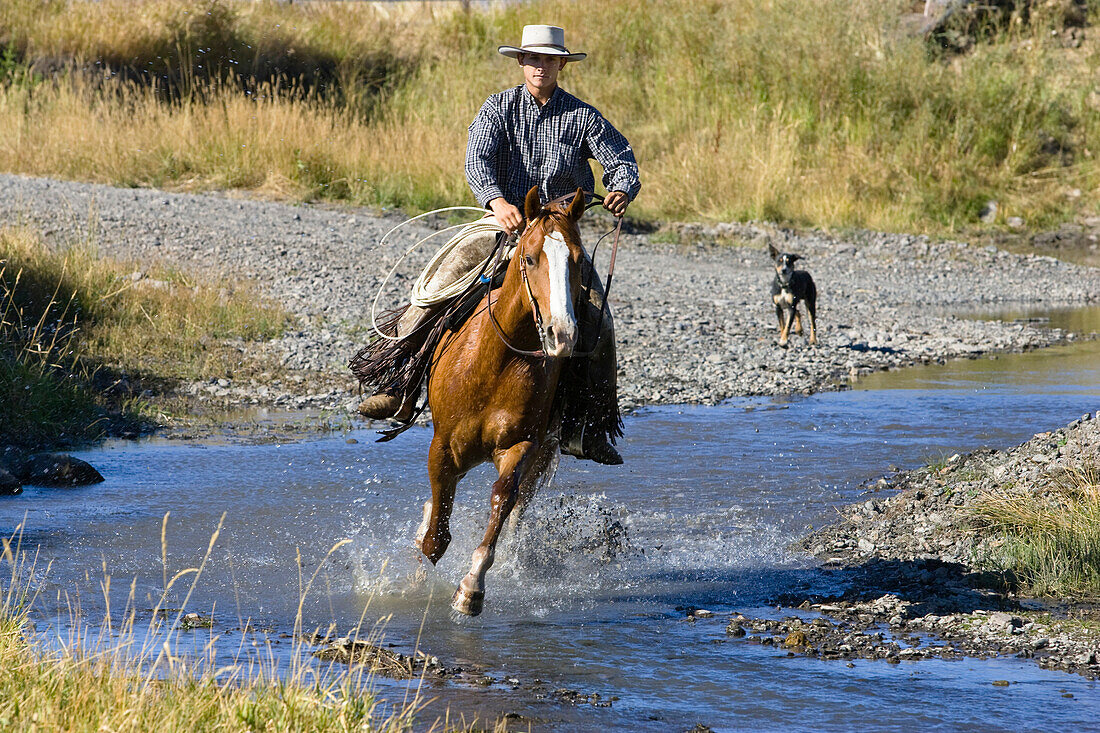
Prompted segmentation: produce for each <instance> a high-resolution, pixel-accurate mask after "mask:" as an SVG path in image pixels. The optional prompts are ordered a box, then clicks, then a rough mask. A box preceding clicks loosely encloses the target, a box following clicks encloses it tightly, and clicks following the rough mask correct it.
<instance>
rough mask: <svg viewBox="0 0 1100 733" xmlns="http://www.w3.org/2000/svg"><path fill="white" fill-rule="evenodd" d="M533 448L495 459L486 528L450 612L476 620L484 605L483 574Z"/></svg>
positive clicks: (519, 447)
mask: <svg viewBox="0 0 1100 733" xmlns="http://www.w3.org/2000/svg"><path fill="white" fill-rule="evenodd" d="M536 448H537V446H536V444H535V443H532V442H523V443H519V444H517V445H514V446H512V447H511V448H509V449H508V450H506V451H504V452H503V453H501V454H500V455H499V457H498V458H497V459H496V464H497V473H498V474H499V478H498V479H497V480H496V482H494V483H493V493H492V496H491V497H490V499H489V526H488V527H486V528H485V537H484V538H483V539H482V540H481V544H480V545H478V547H477V549H476V550H474V556H473V562H472V563H471V564H470V572H469V573H467V574H466V577H464V578H463V579H462V582H461V583H459V584H458V589H457V590H456V591H455V595H454V598H453V599H451V608H453V609H454V610H456V611H458V612H459V613H464V614H466V615H467V616H477V615H478V614H479V613H481V607H482V605H483V603H484V601H485V573H486V572H488V570H489V568H491V567H492V566H493V560H494V559H495V555H496V546H497V538H499V537H500V530H501V528H502V527H503V526H504V522H505V520H506V519H508V514H509V513H510V512H511V511H512V507H514V506H515V504H516V499H517V497H518V496H519V487H520V481H521V480H522V478H523V476H524V474H525V473H526V470H527V466H528V464H529V463H530V461H531V459H532V458H533V457H534V455H535V451H536Z"/></svg>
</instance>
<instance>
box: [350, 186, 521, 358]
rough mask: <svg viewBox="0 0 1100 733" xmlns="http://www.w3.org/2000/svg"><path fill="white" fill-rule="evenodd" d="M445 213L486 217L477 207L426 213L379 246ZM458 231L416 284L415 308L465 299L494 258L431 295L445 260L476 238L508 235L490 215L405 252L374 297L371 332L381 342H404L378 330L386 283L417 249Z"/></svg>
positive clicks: (429, 236) (443, 231)
mask: <svg viewBox="0 0 1100 733" xmlns="http://www.w3.org/2000/svg"><path fill="white" fill-rule="evenodd" d="M444 211H476V212H478V213H480V214H484V213H485V209H479V208H476V207H474V206H448V207H446V208H443V209H436V210H434V211H426V212H424V213H423V214H420V215H418V216H414V217H412V218H411V219H406V220H405V221H403V222H401V223H400V224H398V225H397V226H395V227H393V228H392V229H390V230H389V231H388V232H386V233H385V234H384V235H382V239H381V240H379V242H378V246H379V247H381V246H382V245H383V244H385V242H386V239H388V238H389V236H390V235H391V234H393V233H394V232H395V231H397V230H398V229H400V228H401V227H403V226H405V225H406V224H410V223H412V222H414V221H416V220H417V219H423V218H424V217H426V216H431V215H432V214H439V213H442V212H444ZM454 229H460V230H461V231H459V232H458V233H457V234H456V235H454V236H453V237H451V238H450V239H449V240H447V243H446V244H444V245H443V246H442V247H440V248H439V251H438V252H436V254H435V256H434V257H432V259H431V261H430V262H428V265H427V267H425V268H424V271H423V272H421V273H420V277H418V278H416V282H414V283H413V287H412V293H411V295H410V297H409V302H410V303H411V304H412V305H414V306H417V307H419V308H425V307H428V306H431V305H435V304H436V303H441V302H443V301H445V300H449V299H450V298H453V297H455V296H458V295H461V294H462V293H463V292H465V291H466V289H467V288H468V287H470V285H472V284H473V283H474V281H475V280H477V278H478V275H479V274H480V273H481V271H482V269H483V267H484V266H485V265H487V264H488V261H489V258H490V257H492V255H490V256H489V257H486V258H485V259H484V260H482V261H481V262H480V263H479V264H478V265H477V266H476V267H474V268H473V269H471V270H470V271H469V272H468V273H466V274H465V275H464V276H462V277H461V278H459V279H458V280H455V281H454V282H453V283H451V284H450V285H447V286H445V287H442V288H439V289H437V290H433V291H432V292H431V293H429V292H428V283H429V282H430V281H431V279H432V276H433V275H435V273H436V271H437V270H439V266H440V265H441V264H442V263H443V261H444V260H446V259H447V256H448V255H449V254H450V253H451V252H452V251H454V250H455V248H457V247H458V246H459V245H460V244H462V243H463V242H465V241H466V240H467V239H469V238H470V237H475V236H483V235H485V234H487V233H492V234H497V233H499V232H503V231H504V227H502V226H501V225H500V224H499V223H498V222H497V220H496V218H495V217H493V216H492V215H488V216H485V217H483V218H481V219H478V220H477V221H474V222H471V223H469V224H454V225H452V226H449V227H445V228H444V229H440V230H439V231H437V232H432V233H431V234H429V235H428V236H426V237H424V238H423V239H421V240H419V241H418V242H416V243H415V244H413V245H412V246H411V247H409V248H408V249H407V250H405V253H404V254H403V255H401V257H400V258H398V260H397V262H395V263H394V264H393V267H391V268H390V271H389V272H388V273H387V274H386V277H385V279H383V280H382V284H381V285H379V286H378V292H377V293H376V294H375V296H374V302H372V303H371V307H370V324H371V328H372V329H374V332H375V333H376V334H378V335H379V336H380V337H381V338H384V339H386V340H388V341H400V340H401V338H402V337H401V336H396V335H395V336H390V335H388V334H385V333H382V329H380V328H379V327H378V320H377V315H376V314H377V311H378V299H379V298H380V297H381V296H382V291H383V290H385V288H386V283H388V282H389V280H390V278H391V277H393V273H394V272H395V271H396V270H397V267H398V265H400V264H401V263H402V262H404V260H405V258H406V257H408V256H409V255H410V254H412V253H413V251H414V250H415V249H416V248H417V247H419V246H420V245H422V244H424V242H427V241H428V240H429V239H433V238H435V237H438V236H439V235H440V234H444V233H446V232H449V231H452V230H454ZM505 254H506V256H507V257H510V256H511V252H510V251H506V252H505Z"/></svg>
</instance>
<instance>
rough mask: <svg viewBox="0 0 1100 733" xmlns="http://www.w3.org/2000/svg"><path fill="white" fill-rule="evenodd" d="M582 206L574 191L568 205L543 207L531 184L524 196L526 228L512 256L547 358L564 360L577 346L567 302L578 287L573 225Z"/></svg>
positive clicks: (578, 253) (578, 254) (577, 240)
mask: <svg viewBox="0 0 1100 733" xmlns="http://www.w3.org/2000/svg"><path fill="white" fill-rule="evenodd" d="M584 204H585V199H584V193H583V192H582V191H581V189H579V188H578V189H577V194H576V195H575V196H574V197H573V200H572V202H570V203H569V204H568V205H565V204H552V205H550V206H543V205H542V203H541V202H540V201H539V189H538V187H537V186H535V187H532V188H531V190H530V191H528V192H527V198H526V199H525V200H524V214H525V215H526V217H527V229H526V230H525V231H524V233H523V236H522V237H520V240H519V244H518V245H517V248H516V253H515V255H514V257H515V258H519V260H520V262H519V265H520V267H521V268H522V269H523V270H525V271H526V278H527V282H528V287H529V288H530V297H531V299H532V301H533V303H532V307H533V308H534V309H535V316H536V322H537V323H538V324H539V340H540V341H541V342H542V349H543V351H545V352H546V354H547V356H557V357H565V356H569V355H571V354H572V353H573V348H574V346H576V344H577V331H578V329H577V316H576V313H575V312H574V310H573V303H574V302H575V301H576V300H577V295H578V294H579V293H580V289H581V267H580V265H581V258H582V257H583V256H584V250H583V249H582V248H581V234H580V230H579V229H578V228H577V221H578V220H579V219H580V218H581V216H582V215H583V214H584ZM547 312H549V319H547V318H546V316H547Z"/></svg>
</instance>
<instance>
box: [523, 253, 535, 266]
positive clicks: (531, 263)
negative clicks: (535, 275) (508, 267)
mask: <svg viewBox="0 0 1100 733" xmlns="http://www.w3.org/2000/svg"><path fill="white" fill-rule="evenodd" d="M523 261H524V262H526V263H527V266H528V267H534V266H535V258H534V257H532V256H531V255H524V256H523Z"/></svg>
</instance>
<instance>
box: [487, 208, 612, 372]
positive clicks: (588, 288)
mask: <svg viewBox="0 0 1100 733" xmlns="http://www.w3.org/2000/svg"><path fill="white" fill-rule="evenodd" d="M589 195H591V196H592V201H590V202H589V203H588V204H587V205H586V206H585V207H584V210H585V211H588V210H589V209H591V208H592V207H594V206H598V205H600V204H601V203H602V202H603V197H602V196H599V195H598V194H589ZM573 196H576V194H575V193H571V194H566V195H565V196H559V197H558V198H556V199H554V200H553V201H550V202H549V203H548V204H546V205H547V206H550V205H551V204H559V203H565V202H566V201H569V200H571V199H572V198H573ZM533 223H534V222H528V223H527V227H526V228H525V229H524V233H526V231H527V229H529V228H530V227H531V225H532V224H533ZM622 229H623V218H622V217H621V216H620V217H618V222H617V223H616V224H615V227H614V229H611V230H609V231H608V232H606V233H605V234H604V235H603V236H601V237H600V238H599V239H598V240H596V245H595V246H594V247H593V248H592V254H591V255H590V257H591V259H592V267H591V268H590V270H589V273H588V282H587V283H586V284H585V295H586V298H589V297H591V292H592V278H593V277H594V276H595V272H596V250H597V249H599V246H600V242H602V241H603V240H604V239H606V238H607V236H608V235H609V234H611V232H614V233H615V239H614V241H613V243H612V245H611V261H610V263H609V264H608V267H607V279H606V281H605V282H606V285H605V287H604V293H603V301H602V302H601V304H600V319H599V321H597V322H596V342H595V343H594V344H593V345H592V348H591V349H590V350H588V351H574V352H573V353H572V355H571V358H572V357H584V356H591V355H592V354H594V353H595V352H596V347H597V346H598V345H599V343H600V334H601V331H602V329H603V319H604V315H605V314H606V313H607V300H608V298H609V297H610V294H611V281H612V279H613V278H614V277H615V255H617V254H618V252H619V234H620V233H622ZM522 236H523V235H520V237H521V238H522ZM509 239H511V237H509ZM517 241H518V240H517ZM502 250H503V246H502V243H501V242H498V243H497V247H496V255H495V257H496V261H495V263H494V266H493V267H492V268H490V271H495V270H496V265H497V264H499V262H500V252H501V251H502ZM516 254H517V255H518V254H519V249H518V247H517V249H516ZM519 271H520V275H522V277H523V287H524V289H525V290H526V291H527V300H528V302H529V303H530V304H531V313H532V315H533V317H534V321H535V329H536V332H537V333H538V334H539V340H540V341H541V340H542V333H543V320H542V312H541V311H540V310H539V303H538V300H536V299H535V294H534V292H532V290H531V281H530V278H529V277H528V275H527V266H526V263H525V262H524V260H523V258H522V257H521V258H520V261H519ZM486 310H488V312H489V321H490V322H491V323H492V324H493V329H494V330H495V331H496V332H497V336H499V337H500V340H501V342H502V343H503V344H504V345H505V346H507V347H508V349H509V350H511V351H514V352H515V353H517V354H520V355H522V356H533V357H535V358H538V359H545V358H546V351H545V349H538V350H536V351H528V350H527V349H521V348H518V347H516V346H513V345H512V343H511V342H510V341H509V340H508V337H507V336H505V335H504V330H503V329H502V328H501V327H500V323H498V322H497V319H496V316H495V315H493V291H492V288H491V287H490V290H489V293H488V301H487V303H486ZM577 328H578V331H579V329H580V324H579V323H578V324H577Z"/></svg>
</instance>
